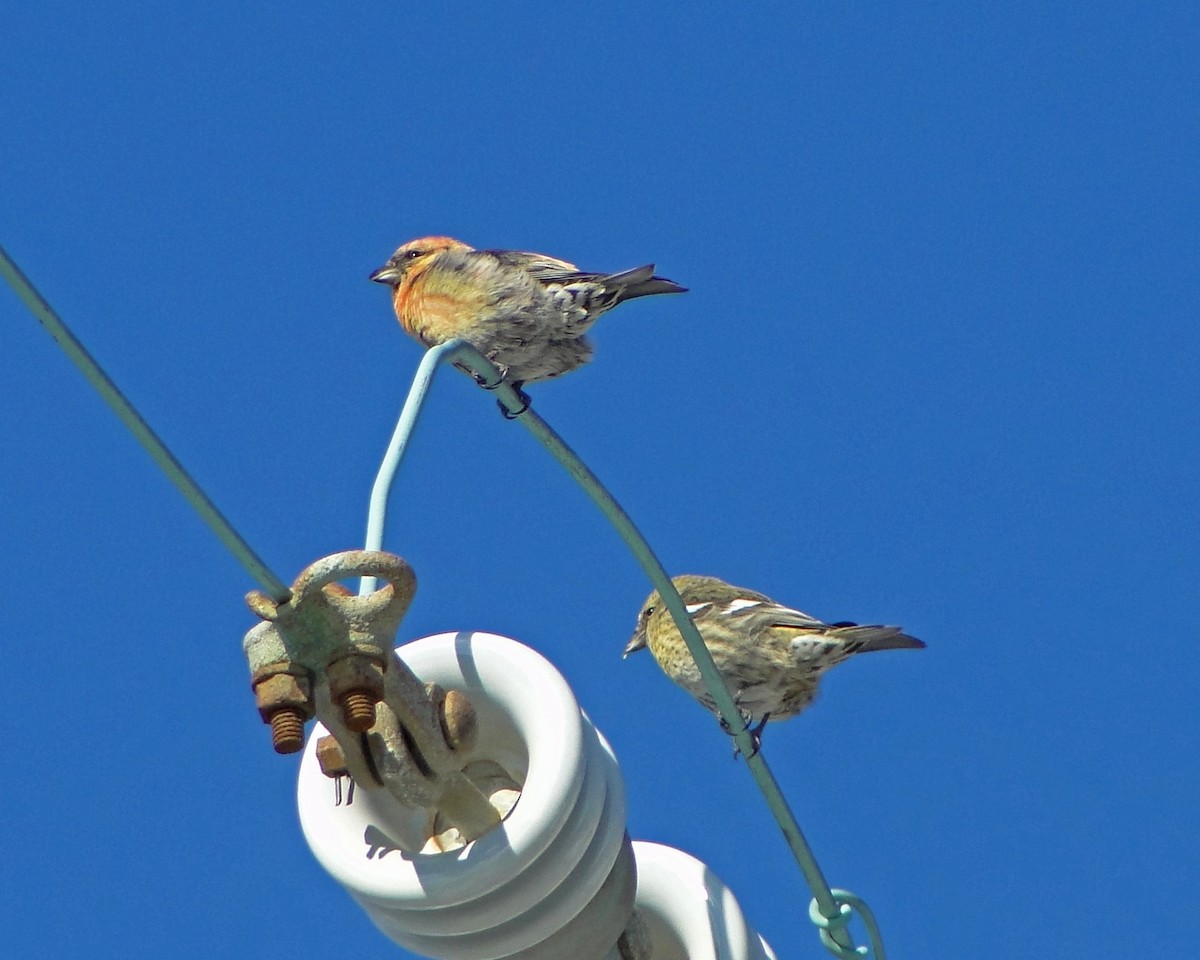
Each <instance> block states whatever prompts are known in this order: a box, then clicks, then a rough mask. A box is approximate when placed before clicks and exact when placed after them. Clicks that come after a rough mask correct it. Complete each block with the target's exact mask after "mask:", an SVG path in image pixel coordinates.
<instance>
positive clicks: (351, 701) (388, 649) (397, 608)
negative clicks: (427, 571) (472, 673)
mask: <svg viewBox="0 0 1200 960" xmlns="http://www.w3.org/2000/svg"><path fill="white" fill-rule="evenodd" d="M358 577H375V578H378V579H380V580H383V581H384V585H383V587H382V588H381V589H379V590H375V591H373V592H371V593H367V594H363V595H361V596H356V595H354V594H353V593H352V592H351V591H350V590H349V589H348V588H346V587H345V586H343V585H342V584H341V583H340V582H339V581H342V580H348V579H354V578H358ZM416 587H417V580H416V574H415V573H414V572H413V569H412V567H411V566H410V565H409V564H408V563H407V562H406V561H405V560H403V559H402V558H400V557H398V556H395V555H394V554H390V553H384V552H382V551H377V550H347V551H344V552H342V553H335V554H332V555H330V556H328V557H323V558H321V559H320V560H317V561H315V562H314V563H312V564H310V565H309V566H308V567H306V568H305V569H304V570H303V571H302V572H301V573H300V575H299V576H298V577H297V578H296V582H295V583H294V584H292V592H291V597H290V599H289V600H288V601H287V602H285V603H278V602H276V601H275V600H273V599H271V598H270V597H269V596H267V595H266V594H265V593H262V592H260V591H257V590H255V591H251V592H250V593H249V594H247V596H246V602H247V604H248V605H249V606H250V609H251V610H253V611H254V613H255V614H257V615H258V616H259V617H261V618H262V620H263V622H262V623H260V624H258V625H256V626H255V627H253V628H252V629H251V630H250V631H249V632H247V634H246V638H245V641H244V642H243V649H244V651H245V654H246V659H247V661H248V662H249V664H250V673H251V678H252V679H251V685H252V687H253V689H254V691H255V696H256V698H257V701H258V706H259V712H260V714H261V715H262V717H263V720H264V721H265V722H267V723H270V724H271V731H272V739H273V741H274V744H275V749H276V750H277V751H278V752H280V753H294V752H296V751H298V750H300V749H301V748H302V747H303V745H304V723H305V722H306V721H307V720H308V719H309V718H311V717H312V716H314V715H315V716H316V717H317V718H318V719H319V720H320V721H321V723H323V724H324V725H325V726H326V727H327V728H328V730H329V732H330V734H331V735H332V736H333V738H334V739H335V740H336V741H337V745H338V747H339V748H340V752H341V755H342V759H343V761H344V769H345V772H346V773H348V774H349V776H350V777H351V778H352V779H353V780H354V782H355V784H356V785H357V786H358V787H359V788H361V789H364V790H378V789H386V790H387V791H388V792H389V793H390V794H391V795H392V796H393V797H394V798H395V799H396V800H397V801H398V802H400V803H401V804H403V805H404V806H407V807H423V808H432V809H436V810H438V811H439V812H440V813H441V814H442V816H443V818H444V819H445V820H446V821H448V822H449V823H450V824H452V825H453V826H455V827H457V828H458V829H459V831H460V832H461V833H462V834H463V837H464V838H465V839H467V840H472V839H475V838H477V837H479V836H482V835H483V834H484V833H486V832H487V831H488V830H490V829H491V828H492V827H493V826H495V825H496V824H497V823H499V822H500V816H499V814H498V813H497V812H496V811H495V810H494V809H493V808H492V806H491V804H490V803H489V802H488V800H487V798H486V797H485V796H484V795H483V794H482V793H481V792H480V791H479V790H478V789H477V788H476V787H475V786H474V785H472V784H471V783H470V781H469V780H468V779H467V778H466V776H465V775H464V774H463V772H462V768H463V766H464V765H465V764H466V761H467V756H466V755H467V754H468V753H469V752H470V749H471V746H472V744H473V740H474V738H473V736H472V733H473V730H474V714H473V711H472V709H471V706H470V703H469V702H468V701H467V700H466V698H465V697H464V696H463V695H462V694H460V693H458V692H457V691H450V692H449V693H447V692H445V691H442V690H441V689H440V688H437V687H435V686H434V685H432V684H431V685H429V686H428V687H427V686H426V684H424V683H422V682H421V681H420V680H419V679H418V678H417V677H416V676H415V675H414V674H413V672H412V671H411V670H409V669H408V667H407V666H406V665H405V664H404V662H403V661H402V660H400V658H399V657H397V656H396V654H395V652H394V651H393V649H392V648H393V646H394V641H395V634H396V630H397V628H398V627H399V626H400V621H401V620H402V619H403V618H404V614H405V613H406V612H407V611H408V607H409V604H410V603H411V602H412V598H413V594H414V593H415V592H416Z"/></svg>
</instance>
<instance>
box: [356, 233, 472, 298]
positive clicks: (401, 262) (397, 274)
mask: <svg viewBox="0 0 1200 960" xmlns="http://www.w3.org/2000/svg"><path fill="white" fill-rule="evenodd" d="M472 249H474V248H473V247H468V246H467V245H466V244H465V243H463V242H462V241H460V240H455V239H454V238H453V237H420V238H419V239H417V240H409V241H408V243H406V244H404V245H403V246H402V247H400V248H399V249H398V250H397V251H396V252H395V253H393V254H392V255H391V256H390V257H388V262H387V263H385V264H384V265H383V266H382V267H380V268H379V269H378V270H376V271H375V272H374V273H373V274H371V279H372V280H374V281H375V282H376V283H386V284H387V285H388V286H389V287H398V286H400V284H401V283H402V282H403V281H404V278H405V277H406V276H408V275H409V274H411V273H412V272H413V271H414V270H415V269H418V268H420V267H421V266H423V265H426V264H428V263H429V262H430V261H431V260H432V259H433V258H434V257H435V256H437V254H439V253H443V252H445V251H446V250H472Z"/></svg>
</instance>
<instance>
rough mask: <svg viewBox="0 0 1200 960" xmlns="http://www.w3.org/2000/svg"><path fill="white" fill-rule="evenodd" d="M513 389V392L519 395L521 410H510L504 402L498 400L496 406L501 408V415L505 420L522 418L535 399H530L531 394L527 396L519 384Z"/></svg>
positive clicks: (513, 386)
mask: <svg viewBox="0 0 1200 960" xmlns="http://www.w3.org/2000/svg"><path fill="white" fill-rule="evenodd" d="M512 388H513V391H514V392H515V393H516V395H517V399H518V400H520V401H521V409H520V410H509V409H508V407H506V406H505V405H504V401H503V400H497V401H496V406H498V407H499V408H500V413H501V415H502V416H503V417H504V419H505V420H516V419H517V417H519V416H521V414H523V413H524V412H525V411H526V410H528V409H529V405H530V404H531V403H533V398H532V397H530V396H529V394H527V393H526V392H525V391H524V390H522V389H521V385H520V384H519V383H514V384H512Z"/></svg>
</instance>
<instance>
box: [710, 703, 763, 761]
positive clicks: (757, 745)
mask: <svg viewBox="0 0 1200 960" xmlns="http://www.w3.org/2000/svg"><path fill="white" fill-rule="evenodd" d="M738 715H739V716H740V717H741V718H742V729H741V730H738V731H737V733H742V732H748V733H749V734H750V742H751V744H752V745H753V747H754V749H752V750H751V751H750V753H749V755H748V756H747V757H746V759H747V760H748V759H750V757H754V756H757V755H758V751H759V750H761V749H762V738H763V728H764V727H765V726H766V725H767V721H768V720H769V719H770V718H771V715H770V714H769V713H764V714H763V717H762V719H761V720H759V721H758V723H756V724H755V725H754V726H753V727H752V726H750V724H751V723H753V722H754V717H753V716H752V715H751V714H749V713H747V712H746V711H745V710H743V709H742V708H741V707H739V708H738ZM718 719H719V720H720V721H721V729H722V730H724V731H725V732H726V733H727V734H729V735H730V736H731V737H732V736H736V734H735V732H734V731H733V730H731V729H730V727H729V724H728V723H726V722H725V718H724V717H718ZM741 755H742V748H741V747H739V746H737V745H736V744H735V745H734V747H733V758H734V759H735V760H736V759H737V758H738V757H740V756H741Z"/></svg>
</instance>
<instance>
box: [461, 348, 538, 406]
mask: <svg viewBox="0 0 1200 960" xmlns="http://www.w3.org/2000/svg"><path fill="white" fill-rule="evenodd" d="M489 359H490V358H489ZM492 362H493V363H494V362H495V361H492ZM497 366H498V367H499V368H500V379H499V380H489V379H487V377H484V376H481V375H480V374H477V373H471V371H469V370H468V371H467V372H468V373H471V376H472V377H473V378H474V380H475V382H476V383H477V384H479V385H480V386H481V387H483V389H484V390H499V389H500V387H501V386H503V385H504V384H505V383H508V385H509V386H510V387H512V388H513V392H515V393H516V395H517V400H518V402H519V403H520V404H521V406H520V407H519V408H518V409H516V410H510V409H509V408H508V405H507V404H505V402H504V401H503V400H497V401H496V406H498V407H499V408H500V413H501V415H502V416H503V417H504V419H505V420H516V419H517V417H519V416H521V414H523V413H524V412H525V411H526V410H528V409H529V405H530V404H531V403H533V398H532V397H530V396H529V394H527V393H526V392H525V391H524V390H523V389H521V388H522V387H524V385H525V381H524V380H512V381H509V380H508V368H507V367H505V366H502V365H500V364H497Z"/></svg>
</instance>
